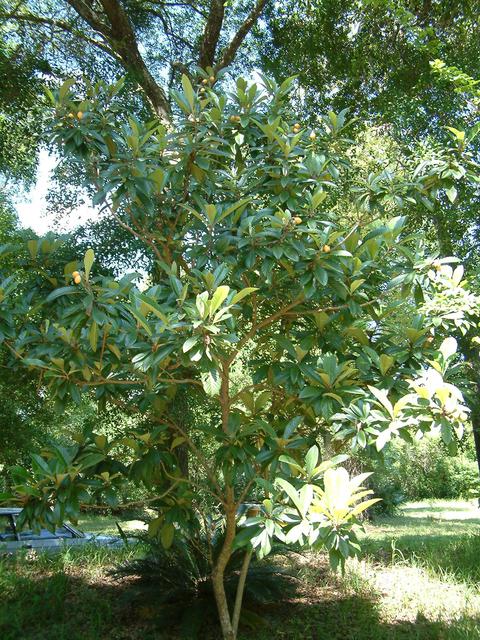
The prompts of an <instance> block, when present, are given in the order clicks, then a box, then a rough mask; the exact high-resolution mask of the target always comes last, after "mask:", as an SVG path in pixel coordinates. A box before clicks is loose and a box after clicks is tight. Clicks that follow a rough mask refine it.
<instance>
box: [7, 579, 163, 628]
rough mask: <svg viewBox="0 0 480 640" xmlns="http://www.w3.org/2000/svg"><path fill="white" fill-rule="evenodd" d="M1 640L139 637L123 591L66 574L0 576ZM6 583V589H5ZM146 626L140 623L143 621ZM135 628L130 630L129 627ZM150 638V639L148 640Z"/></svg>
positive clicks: (138, 626)
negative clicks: (1, 592)
mask: <svg viewBox="0 0 480 640" xmlns="http://www.w3.org/2000/svg"><path fill="white" fill-rule="evenodd" d="M1 577H2V580H1V582H0V590H3V591H4V593H3V594H2V597H0V638H1V639H2V640H103V639H107V638H109V639H112V640H113V639H115V640H127V639H128V640H130V639H134V638H135V639H136V638H141V637H142V638H143V637H145V636H144V635H143V633H142V635H139V632H140V631H141V627H142V620H141V619H140V616H139V619H138V621H137V622H135V621H134V618H135V616H134V615H132V611H131V610H129V609H128V608H125V607H124V602H123V599H122V597H121V594H122V592H123V590H124V587H122V586H121V585H115V584H108V583H107V584H105V583H104V582H103V578H102V581H101V582H100V581H98V583H93V584H92V582H91V580H86V579H84V578H82V577H77V576H71V575H67V574H65V573H64V572H56V573H52V574H51V575H48V576H41V575H40V576H38V577H37V576H34V575H30V576H26V575H22V576H19V575H16V576H10V579H7V580H6V579H5V573H4V574H3V575H2V576H1ZM6 583H9V584H6ZM143 622H144V621H143ZM132 625H133V626H132ZM149 637H154V636H149Z"/></svg>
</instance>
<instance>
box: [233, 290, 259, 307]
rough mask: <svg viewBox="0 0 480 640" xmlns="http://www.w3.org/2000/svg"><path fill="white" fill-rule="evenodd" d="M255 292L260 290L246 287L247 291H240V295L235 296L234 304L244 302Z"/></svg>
mask: <svg viewBox="0 0 480 640" xmlns="http://www.w3.org/2000/svg"><path fill="white" fill-rule="evenodd" d="M254 291H258V288H257V287H245V289H242V290H241V291H239V292H238V293H236V294H235V295H234V296H233V298H232V304H237V303H238V302H240V301H241V300H243V299H244V298H246V297H247V296H249V295H250V294H251V293H253V292H254Z"/></svg>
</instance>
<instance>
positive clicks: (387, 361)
mask: <svg viewBox="0 0 480 640" xmlns="http://www.w3.org/2000/svg"><path fill="white" fill-rule="evenodd" d="M379 362H380V371H381V373H382V375H385V374H386V373H387V371H388V370H389V369H390V367H391V366H392V365H393V363H394V362H395V358H392V356H389V355H387V354H386V353H382V355H381V356H380V358H379Z"/></svg>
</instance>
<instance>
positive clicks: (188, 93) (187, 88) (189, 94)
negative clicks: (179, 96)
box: [182, 74, 195, 111]
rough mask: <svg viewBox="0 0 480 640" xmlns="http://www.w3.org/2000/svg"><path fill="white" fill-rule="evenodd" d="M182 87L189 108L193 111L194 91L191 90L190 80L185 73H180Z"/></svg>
mask: <svg viewBox="0 0 480 640" xmlns="http://www.w3.org/2000/svg"><path fill="white" fill-rule="evenodd" d="M182 87H183V93H184V94H185V98H186V99H187V102H188V104H189V105H190V109H191V110H192V111H193V109H194V106H195V93H194V91H193V87H192V83H191V82H190V80H189V78H188V76H186V75H185V74H182Z"/></svg>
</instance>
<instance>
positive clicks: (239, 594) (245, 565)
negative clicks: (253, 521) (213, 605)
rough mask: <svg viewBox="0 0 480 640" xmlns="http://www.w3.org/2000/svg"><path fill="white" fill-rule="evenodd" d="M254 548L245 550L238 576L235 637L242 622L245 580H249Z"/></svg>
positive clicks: (233, 617) (234, 618)
mask: <svg viewBox="0 0 480 640" xmlns="http://www.w3.org/2000/svg"><path fill="white" fill-rule="evenodd" d="M252 553H253V549H248V551H246V552H245V556H244V558H243V563H242V568H241V570H240V575H239V576H238V585H237V593H236V596H235V606H234V608H233V616H232V626H233V633H234V637H235V638H236V637H237V633H238V624H239V622H240V612H241V611H242V602H243V593H244V591H245V582H246V580H247V574H248V567H249V566H250V560H251V559H252Z"/></svg>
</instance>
